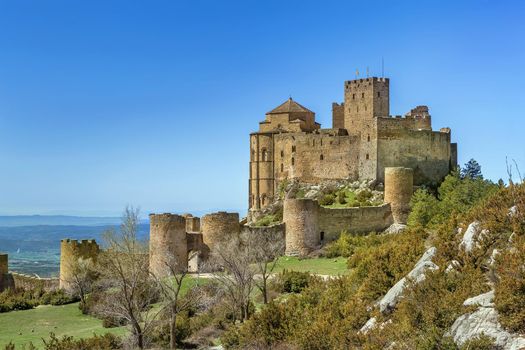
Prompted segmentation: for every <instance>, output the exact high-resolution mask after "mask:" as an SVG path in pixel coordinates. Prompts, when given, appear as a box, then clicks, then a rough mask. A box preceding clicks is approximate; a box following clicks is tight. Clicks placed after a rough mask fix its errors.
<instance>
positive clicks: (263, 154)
mask: <svg viewBox="0 0 525 350" xmlns="http://www.w3.org/2000/svg"><path fill="white" fill-rule="evenodd" d="M261 153H262V156H261V158H262V161H263V162H266V157H267V154H266V149H265V148H263V149H262V152H261Z"/></svg>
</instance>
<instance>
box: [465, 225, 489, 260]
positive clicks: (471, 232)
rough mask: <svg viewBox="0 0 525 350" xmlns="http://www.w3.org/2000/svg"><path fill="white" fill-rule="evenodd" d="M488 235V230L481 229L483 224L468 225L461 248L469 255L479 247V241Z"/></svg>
mask: <svg viewBox="0 0 525 350" xmlns="http://www.w3.org/2000/svg"><path fill="white" fill-rule="evenodd" d="M488 233H489V231H488V230H486V229H484V230H482V229H481V223H480V222H479V221H474V222H472V223H471V224H470V225H468V227H467V230H466V231H465V233H464V234H463V238H462V239H461V243H460V244H459V247H460V248H463V249H465V251H466V252H467V253H469V252H471V251H472V249H474V248H475V247H476V246H477V244H478V241H479V240H480V239H481V238H482V237H483V236H485V235H487V234H488Z"/></svg>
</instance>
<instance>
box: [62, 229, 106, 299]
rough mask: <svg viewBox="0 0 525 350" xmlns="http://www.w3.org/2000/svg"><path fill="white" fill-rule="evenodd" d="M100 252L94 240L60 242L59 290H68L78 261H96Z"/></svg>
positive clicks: (64, 240)
mask: <svg viewBox="0 0 525 350" xmlns="http://www.w3.org/2000/svg"><path fill="white" fill-rule="evenodd" d="M99 252H100V249H99V246H98V244H97V243H96V242H95V240H86V239H83V240H82V241H80V242H79V241H77V240H76V239H63V240H61V241H60V288H63V289H69V288H70V285H71V281H73V278H74V273H75V267H76V266H77V263H78V260H79V259H80V258H82V259H86V260H87V259H92V260H93V262H95V261H96V259H97V257H98V254H99Z"/></svg>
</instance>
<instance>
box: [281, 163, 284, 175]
mask: <svg viewBox="0 0 525 350" xmlns="http://www.w3.org/2000/svg"><path fill="white" fill-rule="evenodd" d="M283 171H284V164H283V163H281V173H282V172H283Z"/></svg>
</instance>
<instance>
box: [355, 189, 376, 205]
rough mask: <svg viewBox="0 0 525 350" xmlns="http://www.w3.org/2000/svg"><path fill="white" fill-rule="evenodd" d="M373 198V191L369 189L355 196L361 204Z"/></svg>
mask: <svg viewBox="0 0 525 350" xmlns="http://www.w3.org/2000/svg"><path fill="white" fill-rule="evenodd" d="M371 198H372V191H370V190H369V189H368V188H365V189H363V190H361V191H359V193H358V194H357V195H356V196H355V199H356V200H357V201H358V202H359V203H365V202H369V200H370V199H371Z"/></svg>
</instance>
